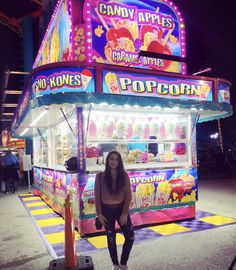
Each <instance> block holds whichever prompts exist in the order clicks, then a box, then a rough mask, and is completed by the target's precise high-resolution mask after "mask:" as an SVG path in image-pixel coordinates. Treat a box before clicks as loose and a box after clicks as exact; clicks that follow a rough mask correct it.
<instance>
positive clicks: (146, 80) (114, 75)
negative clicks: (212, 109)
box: [103, 70, 213, 101]
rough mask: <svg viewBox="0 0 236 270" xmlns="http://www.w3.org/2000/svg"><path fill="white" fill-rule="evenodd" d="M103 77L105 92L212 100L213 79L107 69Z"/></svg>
mask: <svg viewBox="0 0 236 270" xmlns="http://www.w3.org/2000/svg"><path fill="white" fill-rule="evenodd" d="M103 78H104V79H103V92H104V93H109V94H121V95H133V96H148V97H164V98H174V99H185V100H186V99H191V100H201V101H212V88H213V83H212V81H199V80H194V79H191V80H190V79H180V78H174V77H167V76H160V75H158V76H155V75H154V76H153V75H142V76H140V75H137V74H135V73H129V74H126V73H123V72H116V71H106V70H104V71H103Z"/></svg>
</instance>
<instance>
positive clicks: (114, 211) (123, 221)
mask: <svg viewBox="0 0 236 270" xmlns="http://www.w3.org/2000/svg"><path fill="white" fill-rule="evenodd" d="M131 196H132V195H131V188H130V180H129V176H128V174H127V172H125V170H124V165H123V161H122V158H121V155H120V153H119V152H117V151H111V152H109V154H108V155H107V159H106V166H105V171H104V172H101V173H98V174H97V175H96V180H95V203H96V212H97V216H98V218H99V221H100V222H101V223H102V224H103V225H104V226H105V230H106V235H107V244H108V249H109V253H110V257H111V260H112V263H113V266H114V268H113V269H114V270H119V269H121V270H128V267H127V261H128V259H129V254H130V251H131V249H132V246H133V242H134V231H133V226H132V222H131V219H130V215H129V205H130V202H131ZM116 221H117V222H118V224H119V225H120V228H121V230H122V231H123V234H124V237H125V242H124V245H123V249H122V254H121V260H120V264H119V261H118V256H117V246H116V231H115V222H116Z"/></svg>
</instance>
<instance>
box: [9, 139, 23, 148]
mask: <svg viewBox="0 0 236 270" xmlns="http://www.w3.org/2000/svg"><path fill="white" fill-rule="evenodd" d="M7 147H9V148H17V149H21V148H25V140H23V139H18V140H14V141H10V142H9V143H8V144H7Z"/></svg>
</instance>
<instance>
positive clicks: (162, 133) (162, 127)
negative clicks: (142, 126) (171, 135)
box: [159, 122, 166, 139]
mask: <svg viewBox="0 0 236 270" xmlns="http://www.w3.org/2000/svg"><path fill="white" fill-rule="evenodd" d="M159 134H160V137H161V138H162V139H165V138H166V128H165V123H164V122H161V123H160V132H159Z"/></svg>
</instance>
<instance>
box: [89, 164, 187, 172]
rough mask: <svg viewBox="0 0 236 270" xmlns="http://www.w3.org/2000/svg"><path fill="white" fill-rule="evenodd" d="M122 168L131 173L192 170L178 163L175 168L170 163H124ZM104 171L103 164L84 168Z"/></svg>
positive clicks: (92, 170) (90, 170)
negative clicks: (149, 170)
mask: <svg viewBox="0 0 236 270" xmlns="http://www.w3.org/2000/svg"><path fill="white" fill-rule="evenodd" d="M124 167H125V169H126V170H129V171H132V170H135V171H137V170H144V169H145V170H147V169H170V168H175V169H178V168H192V166H191V165H189V163H188V162H179V163H178V164H177V165H176V166H173V163H171V162H163V163H157V162H149V163H139V164H137V163H134V164H128V163H124ZM104 169H105V165H104V164H101V165H99V164H96V165H89V166H87V167H86V171H87V172H100V171H103V170H104Z"/></svg>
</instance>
